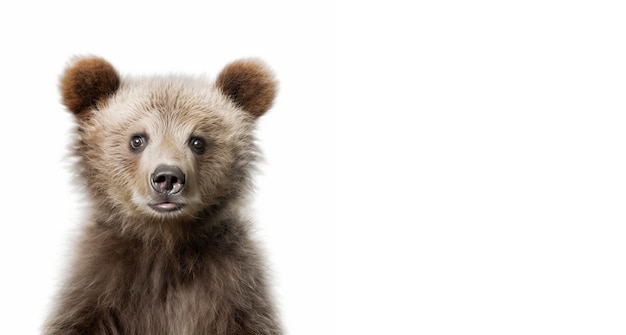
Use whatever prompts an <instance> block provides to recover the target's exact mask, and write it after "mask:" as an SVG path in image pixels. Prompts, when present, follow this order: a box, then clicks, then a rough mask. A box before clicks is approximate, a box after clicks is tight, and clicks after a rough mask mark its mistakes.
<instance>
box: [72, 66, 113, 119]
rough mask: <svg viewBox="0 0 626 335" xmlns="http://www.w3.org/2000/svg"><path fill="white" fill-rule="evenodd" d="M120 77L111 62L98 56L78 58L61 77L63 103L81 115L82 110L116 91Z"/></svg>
mask: <svg viewBox="0 0 626 335" xmlns="http://www.w3.org/2000/svg"><path fill="white" fill-rule="evenodd" d="M119 86H120V77H119V75H118V74H117V71H116V70H115V68H113V66H112V65H111V64H109V62H107V61H106V60H104V59H102V58H98V57H83V58H77V59H76V60H74V62H72V64H70V66H68V68H67V69H66V70H65V72H64V73H63V76H62V77H61V95H62V96H63V104H64V105H65V106H66V107H67V108H68V109H69V110H70V111H71V112H73V113H74V115H76V116H77V117H80V115H81V112H83V111H84V110H86V109H87V108H89V107H91V106H93V105H94V104H95V103H96V102H98V101H99V100H100V99H103V98H106V97H107V96H108V95H110V94H112V93H114V92H115V91H116V90H117V89H118V87H119Z"/></svg>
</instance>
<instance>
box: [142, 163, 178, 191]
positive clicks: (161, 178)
mask: <svg viewBox="0 0 626 335" xmlns="http://www.w3.org/2000/svg"><path fill="white" fill-rule="evenodd" d="M150 181H151V182H152V188H153V189H154V190H155V191H157V192H159V193H169V194H173V193H177V192H180V191H181V190H182V189H183V186H185V174H183V171H181V170H180V169H179V168H178V167H176V166H171V165H159V166H158V167H157V168H156V170H154V173H153V174H152V176H151V177H150Z"/></svg>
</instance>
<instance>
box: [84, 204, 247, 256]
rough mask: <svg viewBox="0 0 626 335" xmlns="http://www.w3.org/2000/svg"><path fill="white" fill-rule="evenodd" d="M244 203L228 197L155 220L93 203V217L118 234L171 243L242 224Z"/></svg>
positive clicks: (98, 223)
mask: <svg viewBox="0 0 626 335" xmlns="http://www.w3.org/2000/svg"><path fill="white" fill-rule="evenodd" d="M242 203H244V202H243V201H241V200H237V199H231V201H229V202H223V203H221V204H219V205H213V206H209V207H206V208H205V209H204V210H203V211H201V212H200V213H199V214H197V215H195V216H193V217H181V218H173V219H163V220H158V219H154V218H148V217H145V216H127V215H124V213H122V212H121V211H119V210H115V208H109V206H96V207H95V208H94V211H93V213H94V215H93V219H94V220H93V221H94V223H95V224H96V225H97V226H100V227H101V228H102V229H106V230H109V231H110V232H113V233H115V234H116V235H118V236H119V237H121V238H131V239H137V240H139V241H143V242H145V243H147V244H157V245H165V246H172V247H175V246H176V245H178V244H180V243H189V242H190V241H195V240H199V239H206V238H211V236H213V235H215V234H221V233H220V231H222V230H223V229H224V225H225V224H228V225H235V226H237V225H240V224H244V222H245V220H243V219H242V212H243V211H244V206H243V205H242Z"/></svg>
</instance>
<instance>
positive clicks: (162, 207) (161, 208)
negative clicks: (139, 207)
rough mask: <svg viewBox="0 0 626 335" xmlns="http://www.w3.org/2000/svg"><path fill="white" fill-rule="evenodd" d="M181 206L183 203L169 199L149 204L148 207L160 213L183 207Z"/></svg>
mask: <svg viewBox="0 0 626 335" xmlns="http://www.w3.org/2000/svg"><path fill="white" fill-rule="evenodd" d="M183 206H184V205H183V204H181V203H177V202H169V201H164V202H159V203H154V204H150V208H152V209H153V210H155V211H157V212H160V213H166V212H174V211H177V210H180V209H181V208H183Z"/></svg>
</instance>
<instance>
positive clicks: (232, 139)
mask: <svg viewBox="0 0 626 335" xmlns="http://www.w3.org/2000/svg"><path fill="white" fill-rule="evenodd" d="M61 89H62V93H63V100H64V103H65V105H66V106H67V107H68V109H69V110H70V111H72V112H73V113H74V114H75V116H76V120H77V123H78V134H79V139H78V142H77V146H76V152H77V155H78V156H79V158H80V166H81V170H82V171H81V172H82V175H83V177H84V178H85V179H86V182H87V183H86V184H87V187H88V188H89V190H90V191H91V194H92V198H93V200H94V201H95V202H96V206H97V207H99V208H101V209H102V210H103V211H106V212H109V211H110V212H111V213H112V215H118V216H120V215H121V216H123V217H125V218H130V219H132V220H135V221H143V222H145V221H181V220H185V219H191V218H194V217H198V216H200V215H201V214H202V213H204V212H206V211H207V210H210V209H211V208H213V207H215V206H220V205H223V204H224V203H225V202H227V201H230V200H232V199H237V198H238V197H239V196H240V195H241V194H243V193H244V192H245V191H246V189H247V187H248V178H249V177H248V175H249V172H250V169H251V166H252V162H253V161H254V158H255V155H256V150H255V146H254V143H253V137H252V130H253V126H254V121H255V120H256V118H257V117H258V116H260V115H262V114H263V113H264V112H265V111H266V110H267V109H269V107H270V106H271V103H272V100H273V98H274V94H275V82H274V80H273V77H272V76H271V74H270V73H269V72H268V70H267V69H266V68H265V67H263V65H262V64H260V63H259V62H256V61H238V62H235V63H232V64H230V65H229V66H227V67H226V68H225V69H224V70H223V71H222V73H221V74H220V76H219V77H218V79H217V82H216V83H208V82H206V81H204V80H200V79H197V78H189V77H180V76H164V77H147V78H128V79H121V78H120V77H119V76H118V75H117V72H116V71H115V69H113V67H111V66H110V64H108V63H107V62H106V61H104V60H102V59H99V58H84V59H79V60H78V61H76V62H74V64H73V65H71V66H70V67H69V68H68V69H67V70H66V72H65V74H64V77H63V79H62V82H61Z"/></svg>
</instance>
